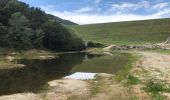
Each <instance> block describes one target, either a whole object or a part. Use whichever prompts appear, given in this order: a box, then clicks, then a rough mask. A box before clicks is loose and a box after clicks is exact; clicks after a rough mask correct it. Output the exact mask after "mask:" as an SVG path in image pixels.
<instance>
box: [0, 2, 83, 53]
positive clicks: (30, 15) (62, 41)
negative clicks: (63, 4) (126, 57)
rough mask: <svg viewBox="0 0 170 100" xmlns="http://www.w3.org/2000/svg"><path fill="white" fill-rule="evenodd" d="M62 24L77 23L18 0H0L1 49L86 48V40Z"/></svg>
mask: <svg viewBox="0 0 170 100" xmlns="http://www.w3.org/2000/svg"><path fill="white" fill-rule="evenodd" d="M62 24H67V25H72V24H75V23H73V22H70V21H67V20H63V19H60V18H58V17H55V16H53V15H49V14H46V13H45V12H44V11H42V10H41V9H40V8H35V7H30V6H29V5H28V4H26V3H23V2H20V1H17V0H0V47H5V48H16V49H32V48H42V49H43V48H45V49H51V50H56V51H79V50H83V49H85V45H84V43H83V41H82V39H81V38H79V37H77V36H76V35H75V34H74V33H73V31H71V30H69V29H68V28H66V27H64V25H62Z"/></svg>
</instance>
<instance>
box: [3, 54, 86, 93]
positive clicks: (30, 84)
mask: <svg viewBox="0 0 170 100" xmlns="http://www.w3.org/2000/svg"><path fill="white" fill-rule="evenodd" d="M85 55H86V53H76V54H64V55H60V56H59V57H57V58H54V59H49V60H26V59H23V60H20V61H19V62H20V63H23V64H25V65H26V67H24V68H15V69H4V70H0V95H4V94H13V93H20V92H37V91H39V90H40V89H41V88H42V87H43V86H44V85H46V83H47V82H48V81H51V80H54V79H58V78H61V77H63V76H66V75H68V74H69V72H70V70H71V69H72V67H73V66H75V65H77V64H80V63H82V61H83V59H84V57H85Z"/></svg>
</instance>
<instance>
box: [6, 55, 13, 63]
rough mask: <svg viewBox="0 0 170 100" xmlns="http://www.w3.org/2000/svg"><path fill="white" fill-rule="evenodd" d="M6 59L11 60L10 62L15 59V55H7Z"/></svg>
mask: <svg viewBox="0 0 170 100" xmlns="http://www.w3.org/2000/svg"><path fill="white" fill-rule="evenodd" d="M6 59H7V60H8V61H10V62H11V61H13V60H14V59H15V58H14V57H12V56H7V57H6Z"/></svg>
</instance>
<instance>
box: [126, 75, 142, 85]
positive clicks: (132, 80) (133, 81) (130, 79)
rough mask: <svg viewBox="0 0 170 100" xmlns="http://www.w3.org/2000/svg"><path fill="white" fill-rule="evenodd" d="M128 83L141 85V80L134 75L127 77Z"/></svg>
mask: <svg viewBox="0 0 170 100" xmlns="http://www.w3.org/2000/svg"><path fill="white" fill-rule="evenodd" d="M127 82H128V84H139V83H140V80H139V79H138V78H137V77H135V76H133V75H129V76H128V77H127Z"/></svg>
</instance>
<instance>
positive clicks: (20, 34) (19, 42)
mask: <svg viewBox="0 0 170 100" xmlns="http://www.w3.org/2000/svg"><path fill="white" fill-rule="evenodd" d="M9 24H10V34H9V38H10V40H11V43H10V44H11V45H12V46H14V47H16V48H25V49H26V48H31V47H32V43H31V42H32V41H31V37H32V35H33V31H32V29H31V28H29V21H28V19H27V18H26V17H25V16H24V15H22V14H21V13H20V12H17V13H14V14H12V16H11V18H10V19H9Z"/></svg>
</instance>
